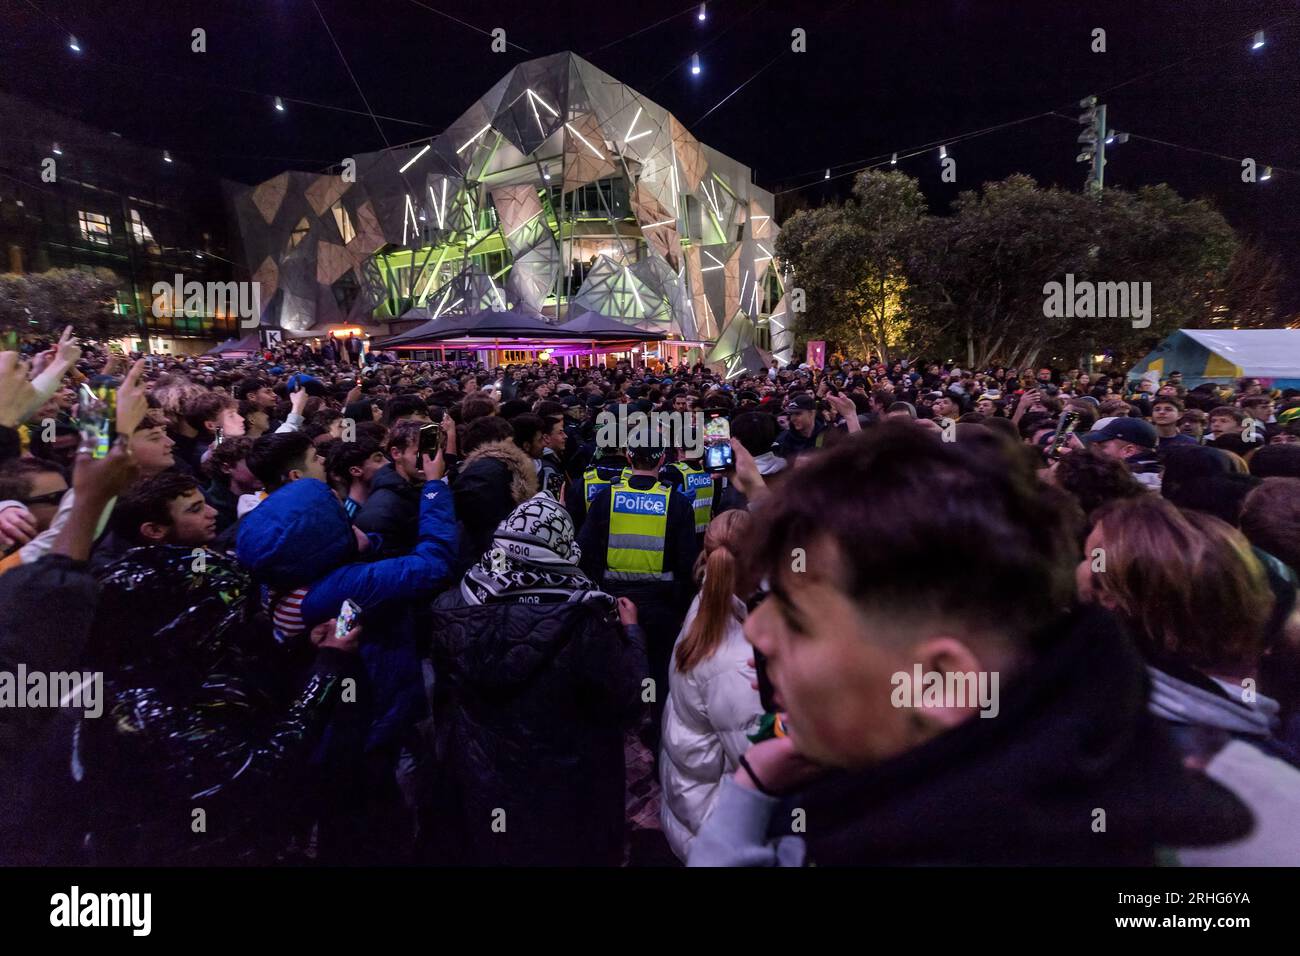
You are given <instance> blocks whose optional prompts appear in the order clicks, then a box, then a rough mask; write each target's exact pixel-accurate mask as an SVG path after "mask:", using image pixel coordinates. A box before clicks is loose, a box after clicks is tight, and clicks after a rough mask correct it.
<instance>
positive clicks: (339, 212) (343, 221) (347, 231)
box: [330, 202, 357, 243]
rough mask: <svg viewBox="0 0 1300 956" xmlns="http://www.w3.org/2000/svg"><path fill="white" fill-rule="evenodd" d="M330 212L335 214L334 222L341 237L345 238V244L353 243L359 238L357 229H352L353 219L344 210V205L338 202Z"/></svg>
mask: <svg viewBox="0 0 1300 956" xmlns="http://www.w3.org/2000/svg"><path fill="white" fill-rule="evenodd" d="M330 212H332V213H334V222H335V223H336V224H337V225H338V227H339V235H340V236H342V237H343V241H344V243H348V242H351V241H352V240H353V239H355V238H356V237H357V231H356V229H354V228H352V217H351V216H349V215H348V211H347V210H346V209H344V208H343V203H341V202H336V203H335V204H334V205H333V206H331V207H330Z"/></svg>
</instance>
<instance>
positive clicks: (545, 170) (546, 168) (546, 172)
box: [542, 163, 551, 183]
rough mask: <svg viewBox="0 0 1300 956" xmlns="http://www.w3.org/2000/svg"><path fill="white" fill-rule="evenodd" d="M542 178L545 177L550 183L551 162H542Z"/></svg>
mask: <svg viewBox="0 0 1300 956" xmlns="http://www.w3.org/2000/svg"><path fill="white" fill-rule="evenodd" d="M542 178H543V179H545V180H546V181H547V182H548V183H549V182H550V181H551V164H550V163H543V164H542Z"/></svg>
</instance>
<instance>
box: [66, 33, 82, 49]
mask: <svg viewBox="0 0 1300 956" xmlns="http://www.w3.org/2000/svg"><path fill="white" fill-rule="evenodd" d="M68 49H69V50H71V51H72V52H73V53H80V52H81V44H80V43H78V42H77V38H76V37H74V36H72V35H69V36H68Z"/></svg>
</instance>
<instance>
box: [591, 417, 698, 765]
mask: <svg viewBox="0 0 1300 956" xmlns="http://www.w3.org/2000/svg"><path fill="white" fill-rule="evenodd" d="M629 444H630V445H631V447H629V448H628V449H627V463H628V466H629V468H628V471H627V473H626V474H621V475H619V476H618V480H616V481H614V482H612V483H611V484H609V485H608V486H601V487H600V488H599V490H598V491H597V492H596V494H595V495H594V496H593V497H592V499H591V501H590V505H589V507H588V509H587V520H586V521H585V522H584V523H583V525H582V530H581V531H580V532H579V533H578V545H579V547H580V548H581V549H582V558H581V559H580V561H579V565H580V566H581V567H582V569H583V570H584V571H586V572H587V574H588V575H590V576H591V577H592V579H593V580H595V581H597V582H598V583H600V584H601V586H602V588H603V589H604V590H605V591H607V592H608V593H610V594H613V595H615V596H616V597H626V598H628V599H630V600H631V601H632V602H633V603H635V604H636V606H637V611H638V613H639V617H640V623H641V626H642V627H643V628H644V630H645V632H646V647H647V652H648V655H649V658H650V675H651V677H652V678H654V682H655V683H654V697H653V699H652V704H653V706H652V710H651V714H652V718H653V723H652V726H651V728H650V739H649V740H648V741H647V744H648V745H650V746H651V747H652V750H653V752H654V753H655V754H656V755H657V754H658V747H659V725H660V722H661V718H662V716H663V706H664V702H665V701H666V700H667V695H668V667H669V660H670V658H671V656H672V649H673V644H674V642H675V641H676V640H677V633H678V631H679V630H681V626H682V620H683V619H684V618H685V616H686V610H687V608H688V607H689V606H690V602H691V598H692V597H693V596H694V591H695V582H694V580H693V575H692V570H693V567H694V565H695V557H696V554H697V553H698V550H699V549H698V545H697V544H696V538H695V514H694V508H693V507H692V505H691V502H690V501H689V500H688V499H687V498H686V496H685V495H684V494H682V492H680V491H678V490H676V489H675V488H671V487H669V486H668V485H665V484H663V483H662V482H660V481H659V470H660V468H662V467H663V463H664V455H665V453H666V452H667V450H668V449H667V445H666V444H665V443H664V442H663V440H662V438H661V437H660V436H659V435H657V434H655V433H654V432H653V431H651V432H650V435H649V440H648V442H647V443H646V444H644V445H635V444H631V443H629Z"/></svg>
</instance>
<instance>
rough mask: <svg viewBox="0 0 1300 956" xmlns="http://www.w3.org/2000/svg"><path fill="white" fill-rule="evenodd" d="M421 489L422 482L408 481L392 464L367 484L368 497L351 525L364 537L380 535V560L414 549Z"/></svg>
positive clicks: (418, 520) (417, 537)
mask: <svg viewBox="0 0 1300 956" xmlns="http://www.w3.org/2000/svg"><path fill="white" fill-rule="evenodd" d="M423 489H424V482H420V483H419V484H413V483H411V482H409V481H407V480H406V479H405V478H403V477H402V476H401V475H399V474H398V473H397V469H396V468H394V467H393V465H392V464H391V463H390V464H387V465H384V467H383V468H380V469H379V470H378V471H377V472H375V477H374V478H373V479H371V482H370V497H369V498H367V499H366V503H365V504H364V505H362V506H361V510H360V511H359V512H357V517H356V521H355V522H354V523H355V524H356V526H357V527H358V528H360V529H361V530H362V531H364V532H366V533H367V534H379V535H382V536H383V539H384V546H383V550H382V551H381V552H380V554H379V556H380V557H384V558H392V557H397V556H398V555H402V554H406V553H408V552H409V551H410V550H411V549H412V548H414V547H415V542H416V541H417V540H418V539H419V531H420V496H421V494H422V493H423Z"/></svg>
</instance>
